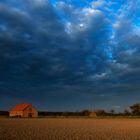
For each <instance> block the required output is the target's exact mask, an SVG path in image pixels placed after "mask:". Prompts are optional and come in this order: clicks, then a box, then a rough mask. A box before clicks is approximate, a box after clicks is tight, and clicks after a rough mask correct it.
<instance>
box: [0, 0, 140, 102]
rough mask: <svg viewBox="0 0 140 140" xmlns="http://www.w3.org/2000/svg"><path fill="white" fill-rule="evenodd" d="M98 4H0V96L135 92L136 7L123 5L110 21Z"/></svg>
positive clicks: (139, 72) (139, 80)
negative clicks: (53, 92) (134, 22)
mask: <svg viewBox="0 0 140 140" xmlns="http://www.w3.org/2000/svg"><path fill="white" fill-rule="evenodd" d="M102 2H103V1H99V2H98V3H94V4H92V5H90V7H86V8H76V7H75V6H73V5H72V4H66V3H65V2H58V3H57V4H56V5H54V6H53V5H52V4H51V3H49V2H48V1H47V0H42V1H39V0H32V1H31V0H30V1H29V0H27V1H26V2H25V1H22V0H20V1H18V2H17V1H15V2H14V1H12V2H10V0H7V1H1V2H0V65H1V67H0V77H1V79H0V89H1V93H0V94H1V95H7V96H8V95H13V96H15V97H19V98H20V96H24V97H30V96H31V97H32V96H34V98H35V99H36V98H38V97H39V96H38V92H41V93H42V96H41V97H45V96H46V95H47V94H49V93H52V91H53V90H54V88H56V87H59V92H58V96H59V95H61V94H60V93H62V94H63V93H64V92H66V93H64V94H67V92H68V91H69V92H70V91H71V94H74V95H75V94H78V95H80V94H82V93H84V94H87V93H90V94H93V95H100V94H102V93H103V92H104V94H105V95H106V96H107V94H112V95H114V94H116V93H117V92H118V93H119V94H120V93H121V94H126V93H127V94H130V92H133V90H134V87H136V88H135V93H134V94H138V90H139V88H138V84H139V83H140V78H139V76H140V64H139V60H140V58H139V55H140V48H139V46H140V41H139V39H140V35H139V32H138V31H137V32H136V29H135V28H134V25H133V21H134V19H136V17H135V13H136V14H138V11H139V8H138V7H137V5H134V4H132V3H131V1H128V3H127V4H126V5H124V6H123V5H122V7H121V9H119V10H118V11H119V12H118V14H119V15H115V14H114V13H113V11H111V9H110V11H111V13H110V14H112V15H114V16H115V17H114V18H115V19H116V21H114V22H113V23H111V21H110V19H109V16H108V15H107V13H106V9H109V8H110V5H109V4H108V5H107V3H105V2H104V3H103V5H106V6H107V7H106V9H103V10H100V6H102ZM137 2H138V1H137ZM130 5H133V6H136V7H137V8H136V9H137V10H136V11H135V13H134V9H133V6H130ZM126 9H127V10H126ZM124 11H125V13H124ZM131 12H133V13H131ZM62 13H63V14H62ZM132 14H133V18H130V16H129V15H131V17H132ZM125 15H126V16H125ZM101 85H103V86H102V88H100V86H101ZM75 86H77V87H78V90H75ZM66 87H67V88H66ZM128 87H129V88H128ZM79 88H81V89H82V91H83V92H82V91H81V90H79ZM21 89H22V90H21ZM130 89H131V90H130ZM29 92H30V93H29ZM55 92H56V94H57V91H55ZM76 92H77V93H76ZM20 93H22V94H20ZM41 93H40V94H41Z"/></svg>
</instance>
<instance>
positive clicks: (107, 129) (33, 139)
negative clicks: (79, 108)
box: [0, 118, 140, 140]
mask: <svg viewBox="0 0 140 140" xmlns="http://www.w3.org/2000/svg"><path fill="white" fill-rule="evenodd" d="M0 140H140V119H84V118H83V119H82V118H80V119H78V118H77V119H76V118H75V119H74V118H69V119H64V118H63V119H60V118H55V119H54V118H52V119H51V118H47V119H0Z"/></svg>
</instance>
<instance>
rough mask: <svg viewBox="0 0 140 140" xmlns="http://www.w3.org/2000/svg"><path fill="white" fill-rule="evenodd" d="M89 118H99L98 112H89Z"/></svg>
mask: <svg viewBox="0 0 140 140" xmlns="http://www.w3.org/2000/svg"><path fill="white" fill-rule="evenodd" d="M89 117H97V113H96V112H89Z"/></svg>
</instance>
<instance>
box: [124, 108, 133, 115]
mask: <svg viewBox="0 0 140 140" xmlns="http://www.w3.org/2000/svg"><path fill="white" fill-rule="evenodd" d="M123 115H125V116H129V115H131V113H130V112H129V110H127V109H125V110H124V112H123Z"/></svg>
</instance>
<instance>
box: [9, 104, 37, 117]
mask: <svg viewBox="0 0 140 140" xmlns="http://www.w3.org/2000/svg"><path fill="white" fill-rule="evenodd" d="M9 115H10V117H21V118H28V117H30V118H34V117H38V112H37V110H36V108H35V107H34V106H32V104H17V105H16V106H15V107H13V108H12V109H11V111H10V113H9Z"/></svg>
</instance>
